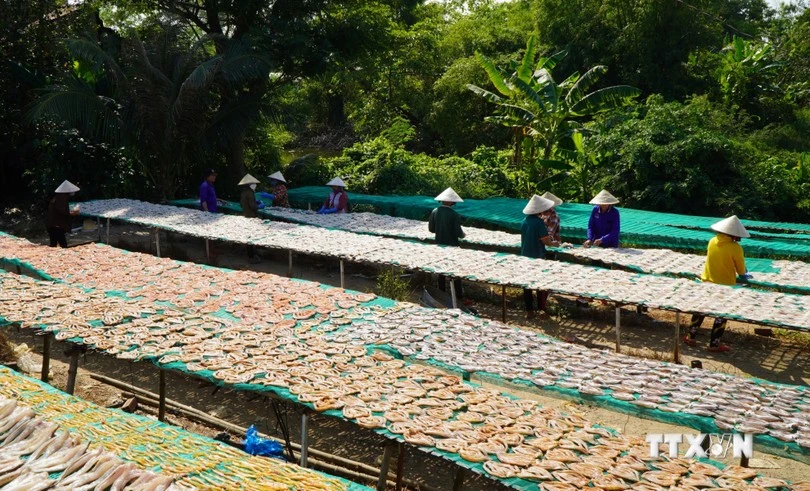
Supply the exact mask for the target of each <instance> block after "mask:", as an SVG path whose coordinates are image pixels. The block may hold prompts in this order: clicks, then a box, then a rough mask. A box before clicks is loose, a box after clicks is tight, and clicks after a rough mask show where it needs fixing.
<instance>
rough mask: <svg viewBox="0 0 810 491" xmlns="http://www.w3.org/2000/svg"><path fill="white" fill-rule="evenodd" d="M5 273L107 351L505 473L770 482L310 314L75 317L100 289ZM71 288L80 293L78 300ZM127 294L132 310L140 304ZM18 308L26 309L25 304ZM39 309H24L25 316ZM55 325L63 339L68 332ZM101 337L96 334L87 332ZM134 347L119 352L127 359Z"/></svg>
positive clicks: (555, 478) (629, 482)
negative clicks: (98, 320) (340, 333)
mask: <svg viewBox="0 0 810 491" xmlns="http://www.w3.org/2000/svg"><path fill="white" fill-rule="evenodd" d="M0 279H2V281H3V289H2V290H0V291H3V292H6V291H12V290H14V291H21V292H22V294H23V296H24V298H26V299H27V300H28V302H29V303H37V302H45V301H47V299H48V298H49V297H54V298H55V299H56V302H57V303H59V304H60V305H61V306H62V308H61V309H59V310H60V311H62V312H65V314H64V315H65V316H67V318H65V319H64V321H65V328H69V329H71V330H72V331H71V333H70V336H77V337H81V338H84V342H87V344H90V345H95V346H96V347H97V348H98V347H99V346H100V345H99V344H98V343H99V341H102V340H104V339H116V338H117V337H120V336H122V337H123V338H124V339H127V340H128V341H127V342H128V343H129V345H130V347H133V346H134V350H131V351H138V352H139V353H150V356H154V357H156V358H158V363H160V364H170V363H180V364H182V365H181V366H182V367H183V368H184V369H185V370H187V371H191V372H198V373H199V374H200V375H202V376H207V377H212V378H214V379H218V380H223V381H226V382H228V383H239V384H249V385H248V386H244V385H243V386H242V387H250V386H252V388H253V389H254V390H262V389H265V390H271V391H278V390H279V389H283V390H284V391H285V392H289V393H292V394H294V395H295V397H296V399H297V400H298V401H299V402H302V403H307V404H310V405H312V407H314V409H315V410H317V411H328V410H333V411H335V412H334V413H330V414H335V415H340V416H342V417H343V418H345V419H347V420H350V421H353V422H355V423H356V424H358V425H359V426H361V427H365V428H371V429H386V430H387V431H389V432H392V433H395V434H397V435H400V438H401V439H402V440H404V441H406V442H408V443H411V444H413V445H415V446H421V447H428V448H437V449H439V450H442V451H444V452H447V453H449V454H456V455H458V456H460V457H461V458H462V459H465V460H467V461H470V462H480V463H483V464H484V470H485V471H486V472H487V473H488V474H489V475H491V476H493V477H496V478H510V477H519V478H523V479H528V480H536V481H542V482H546V481H548V483H547V484H544V486H545V487H546V488H550V486H551V485H552V484H551V483H553V485H554V486H561V485H562V484H567V485H568V487H569V488H570V487H573V488H574V489H576V488H582V487H585V486H589V485H593V486H597V487H602V488H603V489H604V486H610V487H611V488H612V489H625V488H630V487H636V486H639V485H641V484H643V485H644V486H645V487H646V488H647V489H663V487H664V486H668V485H670V484H675V483H681V484H686V483H688V482H693V480H694V481H695V482H697V481H700V482H708V483H712V485H716V486H724V485H725V486H727V487H728V486H731V487H733V488H734V489H746V488H748V487H752V486H753V487H754V488H756V486H758V484H752V483H751V482H750V480H751V479H762V478H758V477H757V476H756V473H755V472H752V471H750V470H748V469H740V468H736V467H730V468H726V469H724V470H723V471H719V470H718V469H716V468H714V467H711V466H708V467H706V468H705V469H704V468H703V467H695V466H696V465H697V464H695V463H692V462H689V461H685V460H683V461H671V460H670V459H666V458H664V459H661V460H657V461H650V458H649V449H648V445H647V444H646V442H645V441H644V439H643V438H641V437H638V438H634V437H626V436H621V435H618V434H615V433H614V432H611V431H609V430H606V429H604V428H600V427H597V426H595V425H593V424H592V423H591V422H589V421H588V420H586V419H585V418H582V417H580V416H576V415H569V414H565V413H561V412H559V411H557V410H551V409H543V408H540V407H538V406H537V404H536V403H535V402H533V401H529V400H515V399H512V398H509V397H507V396H504V395H502V394H500V393H498V392H497V391H494V390H489V389H484V388H481V387H476V386H473V385H470V384H467V383H465V382H463V381H462V380H461V379H460V377H457V376H452V375H447V374H446V373H444V372H442V371H440V370H438V369H435V368H432V367H427V366H422V365H413V364H408V363H406V362H404V361H401V360H396V359H393V358H392V357H391V356H390V355H387V354H384V353H381V352H376V353H373V354H368V353H367V351H366V349H365V348H364V347H362V346H357V345H353V344H346V343H338V342H335V341H333V340H327V339H326V338H325V337H323V336H322V335H320V334H318V333H317V332H316V331H314V330H313V326H312V325H310V324H307V323H306V321H304V323H303V325H298V326H296V327H276V328H262V329H260V330H258V331H248V330H247V328H246V326H244V325H242V326H241V327H240V329H234V326H228V327H227V328H226V327H225V325H224V324H222V323H219V324H216V325H213V324H205V325H204V326H203V325H195V324H193V323H192V322H193V320H194V319H190V318H187V317H184V316H183V315H182V314H181V315H177V316H174V315H169V316H168V318H166V319H163V320H159V317H157V316H166V315H167V314H166V312H164V313H162V314H153V315H152V316H149V315H147V317H143V318H135V319H133V320H132V321H130V322H127V321H126V320H118V319H116V321H117V323H102V325H97V326H93V325H90V324H87V323H84V324H82V323H78V322H73V323H72V324H70V321H71V319H70V318H69V316H70V315H71V314H72V312H74V311H84V309H81V307H80V304H81V302H82V299H83V298H85V297H83V296H92V295H93V293H92V292H90V293H88V292H85V291H83V290H81V289H78V288H75V287H69V286H67V285H63V284H47V283H42V282H37V281H35V280H31V279H28V278H24V277H15V276H10V275H7V274H4V275H0ZM59 289H65V290H68V289H72V290H75V291H76V293H74V294H73V296H70V297H69V298H66V297H65V295H64V294H63V293H61V292H60V291H58V290H59ZM10 297H11V295H8V296H7V295H2V296H0V312H2V313H4V314H5V313H7V312H9V310H10V309H9V305H10V303H11V302H12V301H13V300H10ZM68 300H70V303H67V302H68ZM91 300H93V299H91ZM120 302H121V303H120V305H125V306H128V307H129V308H132V307H135V306H137V305H138V303H137V302H139V301H132V300H130V301H124V300H121V301H120ZM111 305H119V304H118V303H116V302H112V303H111ZM16 307H17V308H20V307H23V306H21V305H19V303H18V304H17V305H16ZM34 310H35V309H30V310H25V309H23V314H21V315H29V314H30V313H33V312H34ZM141 310H142V309H141ZM174 317H177V319H176V320H173V318H174ZM81 319H85V317H84V316H82V317H81ZM30 322H31V321H29V323H30ZM203 322H204V323H205V322H207V320H205V319H203ZM141 323H143V324H144V325H141ZM188 324H190V325H188ZM68 326H69V327H68ZM48 327H49V328H50V329H52V330H53V331H54V332H56V333H57V336H59V334H60V329H62V328H63V327H62V326H60V325H50V326H48ZM74 330H75V331H74ZM172 335H174V337H172ZM93 336H95V338H94V340H93V341H90V340H89V339H87V338H89V337H93ZM192 340H193V341H192ZM106 351H107V352H110V349H107V350H106ZM129 352H130V351H127V352H119V353H114V354H115V355H116V356H118V357H121V358H127V357H128V356H127V353H129ZM561 483H562V484H561ZM782 484H784V483H783V482H781V481H779V483H778V484H774V485H775V486H776V485H782Z"/></svg>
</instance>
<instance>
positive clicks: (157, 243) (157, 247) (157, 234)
mask: <svg viewBox="0 0 810 491" xmlns="http://www.w3.org/2000/svg"><path fill="white" fill-rule="evenodd" d="M155 250H156V251H157V257H160V229H159V228H155Z"/></svg>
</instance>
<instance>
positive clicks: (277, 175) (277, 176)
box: [268, 171, 287, 184]
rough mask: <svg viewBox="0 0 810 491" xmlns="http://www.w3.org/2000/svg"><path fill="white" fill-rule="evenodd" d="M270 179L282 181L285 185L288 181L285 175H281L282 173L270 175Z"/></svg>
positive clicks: (277, 172)
mask: <svg viewBox="0 0 810 491" xmlns="http://www.w3.org/2000/svg"><path fill="white" fill-rule="evenodd" d="M268 179H275V180H276V181H281V182H283V183H285V184H286V183H287V180H286V179H284V176H283V175H281V171H276V172H273V173H272V174H270V177H268Z"/></svg>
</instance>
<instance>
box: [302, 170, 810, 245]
mask: <svg viewBox="0 0 810 491" xmlns="http://www.w3.org/2000/svg"><path fill="white" fill-rule="evenodd" d="M288 193H289V199H290V202H291V203H293V204H295V205H296V206H300V207H306V206H307V205H308V204H310V203H321V202H322V201H323V199H324V197H325V196H326V188H323V187H320V186H310V187H303V188H296V189H291V190H289V191H288ZM348 195H349V202H350V203H352V204H354V205H357V204H363V205H371V206H373V207H374V208H375V209H377V210H378V211H379V212H380V213H384V214H387V215H392V216H400V217H405V218H411V219H416V220H425V219H427V216H428V214H429V213H430V211H431V210H433V208H435V207H436V202H435V201H434V200H433V198H431V197H427V196H375V195H364V194H357V193H348ZM524 205H525V200H521V199H515V198H502V197H496V198H489V199H485V200H475V199H467V200H465V201H464V202H463V203H459V204H457V205H456V206H455V209H456V210H457V211H458V212H459V213H460V214H461V215H462V216H463V217H465V218H466V219H468V220H469V221H471V222H473V223H480V224H487V225H489V226H495V227H499V228H503V229H507V230H520V226H521V223H522V222H523V218H524V217H523V213H522V210H523V207H524ZM591 210H592V206H591V205H583V204H578V203H564V204H562V205H560V206H558V207H557V213H558V214H559V215H560V222H561V231H560V232H561V234H562V236H563V238H564V239H566V240H570V241H582V240H584V239H585V232H586V229H587V225H588V218H589V217H590V213H591ZM620 212H621V220H622V235H621V241H622V243H623V244H634V245H640V246H645V247H664V248H677V249H684V250H691V251H700V252H703V251H705V249H706V244H707V242H708V241H709V239H711V238H712V237H713V236H714V232H712V231H711V229H710V228H709V227H710V225H711V224H712V223H714V222H716V221H717V220H718V219H717V218H710V217H694V216H687V215H676V214H670V213H658V212H649V211H643V210H635V209H632V208H620ZM743 223H745V225H746V227H749V228H750V229H751V232H752V238H750V239H746V240H745V250H746V254H747V255H749V256H782V257H788V256H792V257H810V224H802V223H796V224H791V223H782V222H758V221H746V220H743ZM758 229H768V230H782V231H795V232H797V233H798V232H801V233H802V235H799V234H793V237H791V238H790V240H787V239H786V238H785V237H783V236H780V235H778V234H772V233H760V232H758ZM758 233H759V235H757V234H758Z"/></svg>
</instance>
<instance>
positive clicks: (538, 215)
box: [520, 194, 560, 319]
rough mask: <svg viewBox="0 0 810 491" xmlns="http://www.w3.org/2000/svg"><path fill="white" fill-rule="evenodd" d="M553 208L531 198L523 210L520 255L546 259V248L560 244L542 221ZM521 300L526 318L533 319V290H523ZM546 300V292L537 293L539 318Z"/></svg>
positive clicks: (542, 200) (543, 312)
mask: <svg viewBox="0 0 810 491" xmlns="http://www.w3.org/2000/svg"><path fill="white" fill-rule="evenodd" d="M552 208H554V202H553V201H551V200H550V199H546V198H543V197H542V196H537V195H536V194H535V195H534V196H532V199H530V200H529V202H528V203H527V204H526V207H525V208H523V214H524V215H526V218H524V219H523V224H522V225H521V227H520V255H521V256H526V257H531V258H535V259H544V258H545V257H546V246H556V245H559V244H560V243H559V242H557V241H555V240H554V239H552V238H551V235H550V234H549V233H548V229H547V228H546V224H545V222H544V221H543V213H545V212H547V211H548V210H550V209H552ZM523 300H524V302H525V304H526V318H527V319H533V318H534V315H535V314H534V290H529V289H528V288H524V289H523ZM547 300H548V291H546V290H542V291H538V292H537V304H538V309H537V311H538V312H539V313H540V315H541V316H545V315H547V314H546V301H547Z"/></svg>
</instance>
